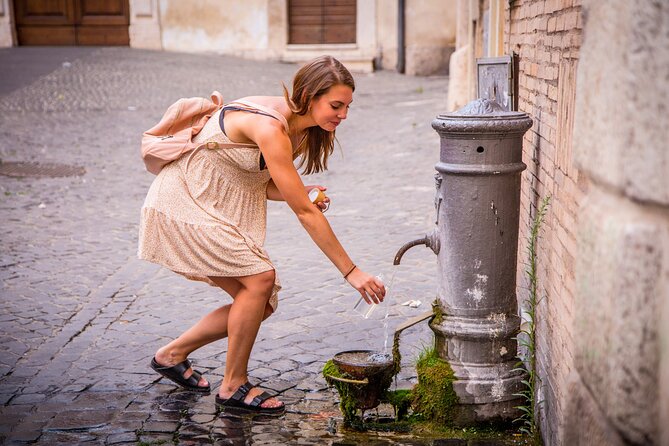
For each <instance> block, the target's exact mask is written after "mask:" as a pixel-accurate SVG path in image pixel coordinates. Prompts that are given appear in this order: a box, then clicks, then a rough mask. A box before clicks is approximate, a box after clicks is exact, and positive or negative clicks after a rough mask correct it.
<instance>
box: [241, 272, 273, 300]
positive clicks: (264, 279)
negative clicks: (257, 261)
mask: <svg viewBox="0 0 669 446" xmlns="http://www.w3.org/2000/svg"><path fill="white" fill-rule="evenodd" d="M247 279H250V280H245V281H244V286H245V287H246V288H247V289H249V290H250V291H253V292H256V293H258V294H262V295H265V296H267V298H268V299H269V297H270V296H271V294H272V290H273V289H274V281H275V279H276V274H275V272H274V270H273V269H271V270H269V271H265V272H263V273H260V274H255V275H253V276H250V277H249V278H247Z"/></svg>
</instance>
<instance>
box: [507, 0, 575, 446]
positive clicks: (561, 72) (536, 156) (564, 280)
mask: <svg viewBox="0 0 669 446" xmlns="http://www.w3.org/2000/svg"><path fill="white" fill-rule="evenodd" d="M506 17H507V20H506V29H505V48H507V49H508V51H509V52H514V53H516V54H517V55H518V58H519V74H518V76H519V77H518V87H519V91H518V96H519V97H518V109H519V110H520V111H523V112H526V113H528V114H529V115H530V116H531V117H532V119H533V120H534V124H533V126H532V129H531V130H530V131H528V132H527V133H526V135H525V139H524V142H523V161H524V162H525V164H527V170H526V171H525V172H524V173H523V182H522V186H521V210H520V215H521V223H520V237H519V262H520V264H519V268H518V287H519V289H518V296H519V300H520V301H521V302H524V301H525V300H526V299H527V295H528V290H527V284H528V279H527V277H526V274H525V269H526V268H525V267H524V264H525V263H526V262H527V258H528V256H527V244H528V243H527V241H528V237H529V230H530V225H531V222H532V219H533V218H534V216H535V212H536V207H537V205H538V204H539V203H540V202H541V200H542V199H543V197H545V196H548V195H550V196H551V197H552V199H551V205H550V207H549V211H548V213H547V216H546V221H545V223H544V226H543V231H542V238H541V239H540V241H539V243H538V258H537V260H538V271H539V276H538V283H539V289H540V290H541V293H540V297H543V300H542V301H541V302H540V304H539V308H538V312H537V315H536V323H537V368H538V372H539V376H540V378H541V380H542V382H541V384H540V394H539V398H540V399H542V400H544V404H543V406H542V407H541V425H542V430H543V436H544V439H545V441H546V444H560V443H561V426H560V425H561V420H563V419H564V415H565V414H564V407H565V404H564V402H565V398H566V396H567V395H566V391H567V376H568V375H569V373H570V372H571V370H572V368H573V352H574V342H573V339H572V330H573V328H572V325H573V316H574V313H573V307H574V295H575V271H574V264H575V258H576V253H577V249H576V235H575V234H576V218H577V214H578V209H579V204H580V202H581V201H582V199H583V196H584V191H585V190H586V188H587V181H586V179H585V177H583V176H579V172H578V170H577V169H576V168H575V167H574V165H573V161H572V141H571V134H572V127H573V110H574V103H575V96H574V95H575V91H576V88H575V86H576V68H577V65H578V57H579V48H580V45H581V29H582V17H581V7H580V0H515V1H512V2H511V3H510V4H509V3H507V4H506ZM509 19H510V20H509Z"/></svg>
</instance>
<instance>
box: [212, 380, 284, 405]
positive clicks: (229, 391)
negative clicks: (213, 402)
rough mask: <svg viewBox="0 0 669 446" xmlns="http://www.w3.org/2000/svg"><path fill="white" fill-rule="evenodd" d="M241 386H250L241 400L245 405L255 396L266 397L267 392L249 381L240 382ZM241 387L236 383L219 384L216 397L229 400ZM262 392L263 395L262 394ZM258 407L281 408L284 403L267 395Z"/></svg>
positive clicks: (249, 403)
mask: <svg viewBox="0 0 669 446" xmlns="http://www.w3.org/2000/svg"><path fill="white" fill-rule="evenodd" d="M242 386H246V387H247V388H248V387H250V389H249V390H248V393H246V395H245V397H244V399H243V400H242V401H243V403H244V404H245V405H247V406H251V403H252V402H253V400H254V399H255V398H256V397H261V398H263V397H266V396H267V395H268V394H267V393H266V392H265V391H263V390H262V389H261V388H259V387H255V386H251V384H250V383H248V382H247V383H246V384H242ZM240 389H242V388H241V386H239V385H237V386H234V385H229V384H228V385H226V384H225V383H222V384H221V388H220V390H219V391H218V397H219V399H220V400H223V401H227V400H230V398H232V397H233V395H235V393H237V391H238V390H240ZM263 394H264V395H263ZM259 407H262V408H264V409H277V410H278V409H281V408H283V407H284V404H283V402H282V401H279V400H278V399H277V398H275V397H269V398H267V399H265V400H264V401H263V402H262V403H260V405H259Z"/></svg>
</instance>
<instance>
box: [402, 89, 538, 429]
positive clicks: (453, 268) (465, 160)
mask: <svg viewBox="0 0 669 446" xmlns="http://www.w3.org/2000/svg"><path fill="white" fill-rule="evenodd" d="M531 126H532V119H530V117H529V116H528V115H527V114H525V113H519V112H513V111H505V110H503V109H502V108H501V107H500V106H499V105H498V104H497V103H496V102H493V101H489V100H487V99H477V100H475V101H472V102H470V103H469V104H467V105H466V106H465V107H463V108H462V109H460V110H458V111H456V112H454V113H447V114H442V115H439V116H437V118H436V119H435V120H434V121H433V122H432V127H433V128H434V129H435V130H436V131H437V133H439V136H440V139H441V151H440V161H439V163H437V164H436V166H435V168H436V170H437V174H436V175H435V179H436V188H437V192H436V197H435V207H436V211H437V222H436V224H437V228H436V229H435V231H434V232H433V233H432V234H429V235H427V236H425V237H424V238H422V239H418V240H414V241H412V242H409V243H407V244H406V245H405V246H403V247H402V248H401V249H400V251H399V252H398V254H397V256H396V258H395V264H399V262H400V261H401V257H402V255H403V254H404V252H406V250H407V249H409V248H410V247H412V246H416V245H419V244H423V245H426V246H428V247H430V248H432V250H433V251H434V252H435V253H436V254H437V258H438V287H439V289H438V291H437V305H438V307H439V309H440V312H441V313H442V315H443V317H441V318H434V319H432V321H431V322H430V328H431V329H432V330H433V331H434V333H435V345H436V349H437V351H438V353H439V356H440V357H441V358H442V359H445V360H447V361H448V362H449V363H450V365H451V367H452V369H453V372H454V375H455V378H456V380H455V381H454V382H453V388H454V390H455V392H456V394H457V396H458V399H459V404H458V407H457V410H456V417H455V422H456V423H457V424H463V425H466V424H471V423H478V422H488V421H497V420H499V421H508V420H510V419H513V418H515V417H517V416H518V409H515V406H519V405H520V404H521V400H519V398H518V396H516V395H514V394H517V393H519V392H520V391H522V390H523V389H524V387H523V384H522V382H521V381H522V380H524V379H525V378H526V376H525V374H524V373H523V372H522V371H520V370H518V369H516V364H517V362H518V359H517V342H516V339H515V337H516V335H517V334H518V331H519V328H520V317H519V316H518V304H517V300H516V263H517V262H516V260H517V250H518V220H519V213H520V212H519V211H520V181H521V178H520V175H521V172H522V171H523V170H525V168H526V166H525V164H523V162H522V139H523V135H524V134H525V132H526V131H527V130H528V129H529V128H530V127H531Z"/></svg>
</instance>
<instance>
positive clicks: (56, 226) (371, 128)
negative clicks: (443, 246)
mask: <svg viewBox="0 0 669 446" xmlns="http://www.w3.org/2000/svg"><path fill="white" fill-rule="evenodd" d="M0 66H2V67H3V74H0V77H1V78H2V81H1V82H0V84H3V87H2V89H1V90H0V158H1V159H2V162H3V163H6V162H11V161H31V162H38V163H41V164H48V163H61V164H66V165H69V166H80V167H83V168H84V169H85V174H84V175H81V176H71V177H62V178H52V177H23V178H16V177H9V176H2V175H0V212H1V213H2V235H1V241H0V280H1V282H2V285H1V289H0V293H1V294H0V305H1V306H2V313H1V314H0V330H1V331H0V336H1V340H2V342H1V345H0V372H1V375H0V376H2V378H0V403H2V406H1V407H0V439H2V440H0V443H2V442H3V441H4V443H5V444H18V443H23V442H25V443H31V444H40V445H59V444H87V443H88V442H90V444H108V445H112V444H113V445H122V444H137V443H138V442H146V443H160V442H163V443H167V444H171V443H172V442H175V443H178V444H182V445H183V444H209V443H211V444H235V445H236V444H257V445H259V444H340V445H343V444H361V443H365V444H367V445H376V444H379V445H381V444H411V445H423V444H424V445H431V444H437V443H436V442H435V441H434V439H432V438H427V437H426V438H417V437H415V436H409V435H402V434H392V435H391V434H384V433H366V434H356V433H354V432H350V431H347V430H345V429H343V428H342V426H341V424H342V421H341V414H340V413H339V409H338V407H337V395H336V393H335V392H334V391H333V390H332V389H328V388H327V385H326V383H325V381H324V379H323V378H322V376H321V369H322V367H323V364H324V363H325V361H327V360H328V359H330V358H332V357H333V356H334V354H336V353H337V352H340V351H343V350H350V349H373V350H383V349H384V346H385V347H386V348H388V350H390V347H391V345H390V343H391V342H392V334H393V331H394V329H395V328H396V327H397V326H398V325H399V324H401V323H402V322H404V321H405V320H407V319H408V318H410V317H413V316H417V315H419V314H420V313H423V312H425V311H427V310H429V309H430V303H431V302H432V300H433V299H434V297H435V294H436V280H435V277H434V276H435V274H436V256H434V254H433V253H432V252H431V251H430V250H428V249H425V248H424V247H418V248H416V249H413V250H410V251H409V252H408V253H407V254H406V255H405V256H404V258H403V264H402V265H401V266H400V267H395V268H394V267H393V266H392V261H393V257H394V255H395V253H396V251H397V250H398V249H399V248H400V247H401V246H402V245H403V244H404V243H405V242H408V241H410V240H413V239H415V238H418V237H422V236H423V235H424V234H425V233H427V232H429V231H431V230H432V228H433V225H434V206H433V200H434V178H433V173H434V164H435V163H436V162H437V161H438V157H439V138H438V136H437V134H436V132H434V130H433V129H432V128H431V127H430V123H431V121H432V119H433V118H434V117H435V116H436V115H437V114H438V113H440V112H443V111H445V107H446V85H447V79H446V78H444V77H429V78H421V77H408V76H403V75H400V74H397V73H392V72H377V73H374V74H370V75H363V74H357V75H355V78H356V82H357V89H356V92H355V95H354V102H353V104H352V106H351V111H350V113H349V116H348V119H347V121H346V122H345V123H343V125H342V126H341V128H340V130H339V131H338V133H337V135H338V139H339V142H340V145H341V150H339V149H336V151H335V154H334V155H333V157H332V158H331V162H330V170H329V171H328V172H326V173H324V174H320V175H314V176H312V177H305V178H304V182H305V184H323V185H325V186H327V187H328V195H329V196H330V197H331V199H332V205H331V208H330V210H329V211H328V213H327V214H326V216H327V217H328V219H329V221H330V223H331V225H332V227H333V228H334V230H335V233H336V234H337V236H338V237H339V239H340V241H341V242H342V244H343V245H344V247H345V248H346V249H347V251H348V253H349V254H350V256H351V258H352V259H353V260H354V261H355V262H356V263H357V264H358V265H359V266H360V267H361V268H362V269H363V270H365V271H367V272H370V273H374V274H383V275H384V277H385V278H386V281H387V282H388V281H389V280H390V278H392V277H393V276H394V281H393V284H392V285H393V286H392V288H391V290H390V294H389V299H388V302H387V305H388V307H387V313H388V318H387V321H388V324H387V327H386V328H384V324H383V317H384V316H385V314H386V311H383V309H379V310H377V311H375V313H374V314H373V316H372V317H371V318H370V319H363V318H362V317H361V316H360V315H358V314H357V313H355V312H354V311H353V306H354V304H355V303H356V301H357V296H356V295H357V293H356V292H355V290H353V289H352V288H351V287H350V286H349V285H348V284H346V283H345V282H344V280H342V278H341V276H340V274H339V272H338V271H337V270H336V269H335V268H334V266H332V264H331V263H330V262H329V261H328V260H327V259H326V257H325V256H324V255H323V254H322V253H321V252H320V251H319V250H318V248H317V247H316V246H315V244H314V243H313V242H312V241H311V239H310V238H309V236H308V234H307V233H306V231H304V229H303V228H302V227H301V225H300V224H299V222H298V220H297V219H296V218H295V217H294V215H293V214H292V213H291V212H290V209H289V208H288V207H287V206H286V205H285V204H284V203H275V202H274V203H270V205H269V210H268V232H267V242H266V248H267V250H268V252H269V253H270V255H271V256H272V259H273V260H274V262H275V264H276V265H277V270H278V274H279V277H280V278H281V282H282V285H283V290H282V291H281V293H280V297H279V308H278V311H277V312H276V314H274V315H273V316H272V317H270V318H269V319H268V320H267V321H265V322H264V323H263V325H262V327H261V329H260V333H259V335H258V341H257V343H256V346H255V348H254V351H253V353H252V356H251V363H250V375H251V380H252V381H253V382H254V383H258V384H260V385H262V386H263V387H265V388H267V389H271V390H272V391H274V392H276V393H279V394H280V398H281V399H282V400H283V401H284V402H286V404H287V407H288V411H287V414H286V415H284V416H283V417H280V418H274V419H260V418H255V419H247V418H234V417H226V416H219V415H217V414H216V413H215V408H214V395H215V393H216V391H217V389H218V385H219V384H220V379H221V378H222V376H223V371H224V366H225V363H224V360H225V352H226V345H227V343H226V342H225V341H221V342H217V343H215V344H212V345H209V346H207V347H205V348H203V349H201V350H199V351H197V352H195V353H194V354H193V355H192V360H193V361H194V363H195V367H196V368H198V369H200V370H202V371H203V372H204V373H205V376H206V377H207V378H208V379H209V381H210V382H211V383H212V384H213V389H212V393H211V395H205V396H201V395H195V394H192V393H188V392H184V391H181V390H178V389H177V388H176V387H175V386H174V385H173V384H172V383H171V382H169V381H167V380H165V379H160V377H159V376H158V375H157V374H156V373H155V372H153V371H152V370H151V369H150V368H149V362H150V360H151V357H152V356H153V354H154V352H155V350H156V349H157V348H158V347H159V346H161V345H163V344H164V343H166V342H167V341H168V340H170V339H172V338H173V337H175V336H176V335H178V334H179V333H181V331H183V330H184V329H185V328H187V327H189V326H190V325H192V324H193V323H194V322H196V321H197V320H198V319H199V317H201V316H202V315H204V314H205V313H206V312H208V311H210V310H212V309H214V308H216V307H217V306H220V305H222V304H224V303H228V302H229V301H230V297H229V296H227V295H226V294H225V293H223V292H222V291H221V290H218V289H215V288H213V287H210V286H208V285H205V284H201V283H196V282H191V281H188V280H186V279H184V278H182V277H181V276H178V275H176V274H174V273H172V272H170V271H168V270H165V269H161V268H159V267H157V266H156V265H153V264H150V263H147V262H142V261H139V260H137V259H136V257H135V251H136V246H137V226H138V222H139V211H140V208H141V205H142V202H143V199H144V196H145V194H146V192H147V190H148V187H149V185H150V183H151V181H152V179H153V175H151V174H149V173H147V172H146V171H145V169H144V165H143V163H142V161H141V159H140V156H139V140H140V136H141V132H142V131H143V130H145V129H147V128H149V127H151V126H152V125H153V124H154V123H155V122H157V121H158V119H159V118H160V116H161V115H162V113H163V112H164V110H165V108H166V107H167V106H168V105H170V104H171V103H172V102H174V101H175V100H176V99H178V98H179V97H183V96H208V95H209V93H210V92H211V91H212V90H219V91H221V93H222V94H223V96H224V98H226V99H234V98H238V97H242V96H245V95H251V94H267V95H280V94H281V82H282V81H283V82H285V83H286V85H290V81H291V77H292V74H293V73H294V71H295V70H296V69H297V66H296V65H290V64H282V63H272V62H257V61H249V60H242V59H236V58H231V57H223V56H216V55H189V54H177V53H167V52H151V51H142V50H131V49H128V48H97V49H90V48H89V49H85V48H81V49H80V48H74V47H73V48H11V49H2V50H0ZM393 269H396V271H393ZM409 299H417V300H420V301H421V302H422V305H421V306H419V307H418V308H410V307H408V306H403V305H401V303H403V302H405V301H407V300H409ZM388 338H390V340H388ZM431 340H432V332H431V331H430V330H429V328H428V326H427V324H426V323H421V324H419V325H416V326H414V327H412V328H410V329H408V330H406V331H405V332H404V333H403V335H402V344H401V351H402V357H403V363H402V365H403V369H402V372H401V373H400V375H399V378H398V380H397V386H398V387H401V388H408V387H410V386H411V385H412V384H413V382H415V369H414V367H413V363H414V361H415V358H416V356H417V355H418V353H419V352H420V350H421V349H422V348H423V347H424V346H425V345H429V344H430V342H431ZM386 343H387V344H386ZM382 409H383V410H388V409H387V408H382ZM444 444H445V443H444ZM449 444H451V443H449ZM453 444H455V443H453Z"/></svg>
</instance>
